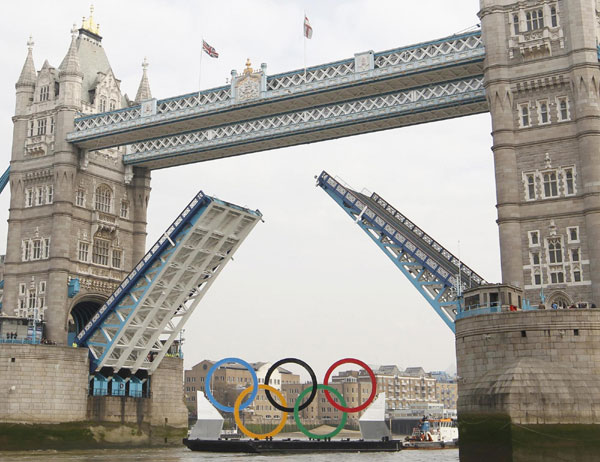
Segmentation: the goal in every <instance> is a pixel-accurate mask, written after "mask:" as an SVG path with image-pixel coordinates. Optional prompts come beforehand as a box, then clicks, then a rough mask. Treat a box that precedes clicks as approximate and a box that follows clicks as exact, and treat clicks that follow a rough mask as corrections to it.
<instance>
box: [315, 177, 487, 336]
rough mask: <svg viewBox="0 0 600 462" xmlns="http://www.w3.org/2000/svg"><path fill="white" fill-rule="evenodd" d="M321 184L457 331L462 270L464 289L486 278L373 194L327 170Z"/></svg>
mask: <svg viewBox="0 0 600 462" xmlns="http://www.w3.org/2000/svg"><path fill="white" fill-rule="evenodd" d="M317 185H318V186H320V187H321V188H322V189H324V190H325V192H326V193H327V194H329V196H330V197H331V198H332V199H334V200H335V202H336V203H337V204H338V205H340V206H341V207H342V209H343V210H344V211H345V212H346V213H347V214H348V215H349V216H350V217H351V218H352V219H353V220H354V221H355V222H356V223H357V224H358V225H359V227H360V228H361V229H362V230H363V231H364V232H365V233H366V234H367V235H368V236H369V237H370V238H371V239H372V240H373V241H374V242H375V243H376V244H377V246H378V247H379V248H380V249H381V250H382V251H383V252H384V253H385V254H386V255H387V256H388V258H390V259H391V260H392V262H393V263H394V264H395V265H396V267H397V268H398V269H399V270H400V271H401V272H402V274H404V276H406V278H407V279H408V280H409V281H410V282H411V284H412V285H413V286H414V287H415V288H416V289H417V290H418V291H419V293H420V294H421V295H423V297H424V298H425V299H426V300H427V302H428V303H429V304H430V305H431V306H432V307H433V309H434V310H435V311H436V313H437V314H438V315H439V316H440V317H441V318H442V320H443V321H444V322H445V323H446V325H447V326H448V327H450V329H452V331H453V332H454V320H455V319H456V315H457V313H458V312H459V306H460V305H459V303H460V302H459V298H458V296H457V288H458V284H459V283H458V277H457V276H458V274H459V271H460V275H461V278H460V285H461V289H462V290H464V289H467V288H470V287H476V286H478V285H480V284H484V283H485V281H484V280H483V278H481V277H480V276H479V275H477V274H476V273H475V272H474V271H473V270H471V269H470V268H468V267H467V266H466V265H464V264H463V263H462V262H460V260H459V259H457V258H456V257H455V256H454V255H452V254H451V253H450V252H448V251H447V250H446V249H445V248H443V247H442V246H441V245H440V244H438V243H437V242H436V241H435V240H433V239H432V238H431V237H430V236H429V235H427V234H426V233H424V232H423V231H422V230H421V229H420V228H418V227H417V226H416V225H415V224H414V223H413V222H411V221H410V220H408V218H406V217H405V216H404V215H402V214H401V213H400V212H398V211H397V210H396V209H394V208H393V207H391V205H389V204H388V203H387V202H385V201H384V200H383V199H382V198H381V197H380V196H379V195H377V194H375V193H373V194H371V196H370V197H368V196H365V195H364V194H361V193H359V192H356V191H354V190H352V189H350V188H348V187H347V186H345V185H343V184H341V183H340V182H339V181H337V180H336V179H334V178H332V177H331V176H330V175H329V174H328V173H327V172H322V173H321V175H320V176H319V178H318V180H317Z"/></svg>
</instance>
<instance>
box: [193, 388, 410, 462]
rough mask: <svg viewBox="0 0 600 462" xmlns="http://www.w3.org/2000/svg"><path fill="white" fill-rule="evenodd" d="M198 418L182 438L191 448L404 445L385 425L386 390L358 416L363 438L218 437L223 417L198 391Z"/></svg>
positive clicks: (304, 449) (382, 448)
mask: <svg viewBox="0 0 600 462" xmlns="http://www.w3.org/2000/svg"><path fill="white" fill-rule="evenodd" d="M196 402H197V403H198V421H197V422H196V424H195V425H194V426H193V427H192V429H191V430H190V434H189V436H188V438H185V439H184V440H183V444H185V445H186V446H187V447H188V448H189V449H191V450H192V451H203V452H230V453H236V452H237V453H260V454H264V453H309V452H392V451H400V450H401V449H402V447H403V443H402V441H401V440H394V439H391V433H390V430H389V429H388V428H387V426H386V425H385V420H384V417H385V416H384V414H385V394H384V393H381V394H380V396H379V397H378V398H377V399H376V400H375V401H374V402H373V403H372V404H371V406H369V408H368V409H367V410H366V412H365V413H364V414H363V415H362V416H361V418H360V419H359V426H360V431H361V435H362V438H361V439H358V440H351V439H350V438H344V439H331V438H327V439H291V438H285V439H273V438H272V437H271V438H268V439H264V440H259V439H241V438H239V439H238V438H236V439H230V438H229V437H227V438H222V437H221V430H222V428H223V420H224V419H223V417H221V415H220V414H219V412H218V411H217V410H216V409H215V408H214V407H213V406H212V404H211V403H210V402H209V401H208V400H207V399H206V398H205V397H204V394H203V393H200V392H199V393H198V396H197V398H196Z"/></svg>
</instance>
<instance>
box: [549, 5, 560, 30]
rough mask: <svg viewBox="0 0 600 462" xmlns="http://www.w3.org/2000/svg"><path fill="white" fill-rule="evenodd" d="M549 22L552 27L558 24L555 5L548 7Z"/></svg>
mask: <svg viewBox="0 0 600 462" xmlns="http://www.w3.org/2000/svg"><path fill="white" fill-rule="evenodd" d="M550 23H551V24H552V27H556V26H558V16H557V14H556V7H554V6H553V7H552V8H550Z"/></svg>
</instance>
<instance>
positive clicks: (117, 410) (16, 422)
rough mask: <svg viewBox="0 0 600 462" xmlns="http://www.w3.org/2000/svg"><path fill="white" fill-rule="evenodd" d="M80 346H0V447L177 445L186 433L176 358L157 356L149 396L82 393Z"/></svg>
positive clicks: (83, 352)
mask: <svg viewBox="0 0 600 462" xmlns="http://www.w3.org/2000/svg"><path fill="white" fill-rule="evenodd" d="M88 377H89V361H88V350H87V349H86V348H70V347H62V346H54V345H52V346H51V345H8V344H2V345H0V447H2V448H5V449H46V448H55V449H62V448H80V447H81V448H90V447H111V446H128V447H129V446H132V445H135V446H146V445H157V444H161V445H162V444H180V443H181V438H182V437H184V436H185V434H186V432H187V409H186V407H185V404H184V397H183V361H182V360H181V359H179V358H164V359H163V361H162V362H161V364H160V366H159V367H158V368H157V370H156V371H155V373H154V374H153V375H152V376H151V378H150V380H151V386H150V389H151V395H150V397H149V398H130V397H120V396H89V395H88Z"/></svg>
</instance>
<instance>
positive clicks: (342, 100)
mask: <svg viewBox="0 0 600 462" xmlns="http://www.w3.org/2000/svg"><path fill="white" fill-rule="evenodd" d="M484 55H485V50H484V47H483V44H482V39H481V33H480V32H479V31H476V32H470V33H466V34H461V35H454V36H451V37H446V38H443V39H440V40H435V41H431V42H426V43H420V44H417V45H412V46H407V47H402V48H397V49H394V50H387V51H382V52H378V53H373V52H366V53H358V54H356V55H355V57H354V58H349V59H344V60H341V61H337V62H333V63H328V64H323V65H320V66H314V67H310V68H307V69H306V70H304V69H300V70H295V71H292V72H287V73H283V74H277V75H272V76H267V75H266V65H263V66H262V67H261V69H258V70H253V69H251V68H250V67H248V68H247V69H246V70H245V71H244V72H243V73H242V74H241V75H238V74H237V73H232V82H231V85H228V86H224V87H219V88H213V89H210V90H205V91H201V92H200V93H191V94H188V95H182V96H177V97H173V98H168V99H163V100H148V101H145V102H142V103H141V104H140V105H136V106H132V107H129V108H125V109H119V110H116V111H112V112H107V113H101V114H93V115H87V116H82V117H80V118H77V119H76V120H75V131H74V132H72V133H70V134H69V135H68V137H67V140H68V141H70V142H72V143H75V144H76V145H77V146H79V147H80V148H82V149H84V150H96V149H101V148H107V147H111V146H120V145H129V146H128V151H127V154H126V155H125V156H124V162H125V163H126V164H129V165H135V166H144V167H148V168H151V169H158V168H164V167H169V166H173V165H180V164H185V163H190V162H199V161H204V160H210V159H215V158H221V157H228V156H235V155H239V154H246V153H251V152H257V151H264V150H268V149H274V148H280V147H285V146H293V145H296V144H304V143H311V142H314V141H321V140H327V139H335V138H339V137H344V136H350V135H356V134H360V133H367V132H373V131H378V130H386V129H390V128H396V127H401V126H407V125H414V124H419V123H424V122H430V121H434V120H442V119H448V118H453V117H460V116H465V115H470V114H477V113H482V112H487V111H488V110H489V109H488V104H487V101H486V99H485V91H484V88H483V59H484Z"/></svg>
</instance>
